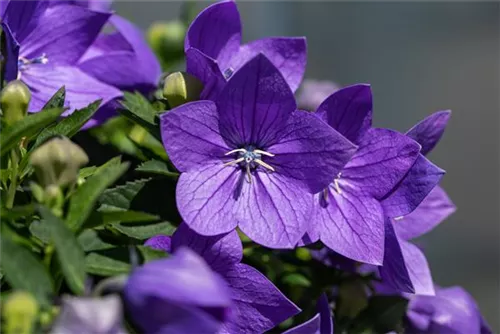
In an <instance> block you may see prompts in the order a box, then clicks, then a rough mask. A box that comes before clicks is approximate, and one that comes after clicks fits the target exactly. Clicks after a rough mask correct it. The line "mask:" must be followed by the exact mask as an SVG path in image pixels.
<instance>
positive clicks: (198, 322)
mask: <svg viewBox="0 0 500 334" xmlns="http://www.w3.org/2000/svg"><path fill="white" fill-rule="evenodd" d="M124 296H125V302H126V303H125V305H126V307H127V308H128V310H129V312H130V316H131V317H132V319H133V321H134V323H135V324H136V325H137V326H138V327H139V328H140V329H141V330H142V331H143V332H144V333H165V334H167V333H168V334H184V333H200V334H213V333H217V331H218V329H219V327H220V325H221V324H222V323H223V322H224V321H226V320H227V318H228V316H229V313H230V306H231V299H230V294H229V291H228V290H227V286H226V284H225V282H224V281H223V279H222V278H221V277H220V276H219V275H218V274H217V273H214V272H213V271H212V270H211V269H210V267H209V266H208V265H207V263H205V261H203V259H202V258H201V257H200V256H198V254H196V253H195V252H193V251H192V250H190V249H188V248H185V247H184V248H182V247H179V248H178V249H177V250H176V252H175V254H173V255H172V256H171V257H170V258H167V259H161V260H156V261H152V262H149V263H146V264H145V265H143V266H142V267H139V268H137V269H135V270H134V271H133V272H132V274H131V275H130V277H129V278H128V281H127V284H126V286H125V289H124Z"/></svg>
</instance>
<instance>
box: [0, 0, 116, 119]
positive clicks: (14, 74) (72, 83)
mask: <svg viewBox="0 0 500 334" xmlns="http://www.w3.org/2000/svg"><path fill="white" fill-rule="evenodd" d="M49 4H50V3H49V1H9V2H8V3H7V4H6V5H5V3H4V8H3V14H2V28H3V29H4V32H5V34H6V40H7V63H6V72H5V74H6V80H7V81H10V80H14V79H16V78H19V79H21V80H22V81H23V82H24V83H26V85H28V87H29V88H30V90H31V94H32V99H31V103H30V106H29V111H31V112H36V111H39V110H40V109H41V108H42V107H43V106H44V104H45V103H46V102H47V101H48V100H49V99H50V97H52V95H53V94H54V93H55V92H56V91H57V90H58V89H59V88H61V87H62V86H65V87H66V103H67V104H66V106H67V107H69V108H70V110H69V111H68V112H67V113H66V115H67V114H68V113H71V112H72V111H73V110H74V109H78V108H83V107H86V106H87V105H88V104H89V103H91V102H93V101H95V100H98V99H102V100H103V102H102V105H105V104H106V103H108V102H110V101H112V100H113V99H116V98H118V97H120V96H121V95H122V94H121V92H120V91H119V90H118V89H117V88H115V87H113V86H110V85H107V84H105V83H103V82H101V81H99V80H97V79H95V78H94V77H92V76H91V75H89V74H87V73H85V72H84V71H82V70H81V69H80V68H79V67H78V60H79V59H80V58H81V56H82V55H83V54H84V53H85V52H86V51H87V49H88V48H89V47H90V46H91V45H92V43H93V42H94V40H95V39H96V37H97V35H98V34H99V32H100V31H101V29H102V27H103V26H104V24H106V22H107V21H108V19H109V17H110V15H111V14H110V13H105V12H96V11H92V10H89V9H87V8H84V7H80V6H73V5H59V6H49Z"/></svg>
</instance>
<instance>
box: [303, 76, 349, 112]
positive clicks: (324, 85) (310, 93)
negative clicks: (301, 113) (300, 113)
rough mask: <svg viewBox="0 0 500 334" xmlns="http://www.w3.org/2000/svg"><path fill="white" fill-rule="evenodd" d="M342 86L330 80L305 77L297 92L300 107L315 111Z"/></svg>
mask: <svg viewBox="0 0 500 334" xmlns="http://www.w3.org/2000/svg"><path fill="white" fill-rule="evenodd" d="M339 89H340V86H339V85H338V84H336V83H334V82H332V81H328V80H313V79H305V80H304V81H303V82H302V86H301V87H300V89H299V92H298V94H297V104H298V105H299V108H300V109H304V110H308V111H314V110H316V109H317V108H318V107H319V106H320V104H321V103H322V102H323V101H324V100H325V99H326V98H327V97H328V96H330V95H331V94H333V93H335V92H336V91H337V90H339Z"/></svg>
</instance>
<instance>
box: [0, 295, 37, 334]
mask: <svg viewBox="0 0 500 334" xmlns="http://www.w3.org/2000/svg"><path fill="white" fill-rule="evenodd" d="M38 311H39V307H38V303H37V302H36V300H35V298H34V297H33V296H32V295H31V294H29V293H27V292H24V291H15V292H13V293H12V294H11V295H10V296H9V297H8V298H7V300H5V302H4V303H3V311H2V317H3V321H4V324H5V327H4V330H5V333H7V334H14V333H15V334H29V333H32V332H33V324H34V323H35V320H36V319H37V316H38Z"/></svg>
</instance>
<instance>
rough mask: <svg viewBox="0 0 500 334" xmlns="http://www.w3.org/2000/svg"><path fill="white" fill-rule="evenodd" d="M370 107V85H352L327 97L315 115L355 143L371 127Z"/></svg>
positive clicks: (371, 104) (371, 106) (371, 103)
mask: <svg viewBox="0 0 500 334" xmlns="http://www.w3.org/2000/svg"><path fill="white" fill-rule="evenodd" d="M372 108H373V102H372V91H371V87H370V85H354V86H350V87H345V88H342V89H340V90H338V91H336V92H335V93H333V94H332V95H330V96H329V97H327V98H326V99H325V100H324V101H323V102H322V103H321V105H320V106H319V107H318V109H317V110H316V115H318V116H319V117H321V119H323V120H324V121H325V122H327V123H328V124H329V125H330V126H331V127H333V128H334V129H335V130H337V131H338V132H340V133H341V134H342V135H344V136H345V137H346V138H347V139H349V140H350V141H352V142H353V143H356V144H357V143H358V142H359V140H360V139H361V137H362V136H363V135H364V134H365V132H366V131H367V130H368V129H369V128H370V127H371V124H372Z"/></svg>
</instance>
